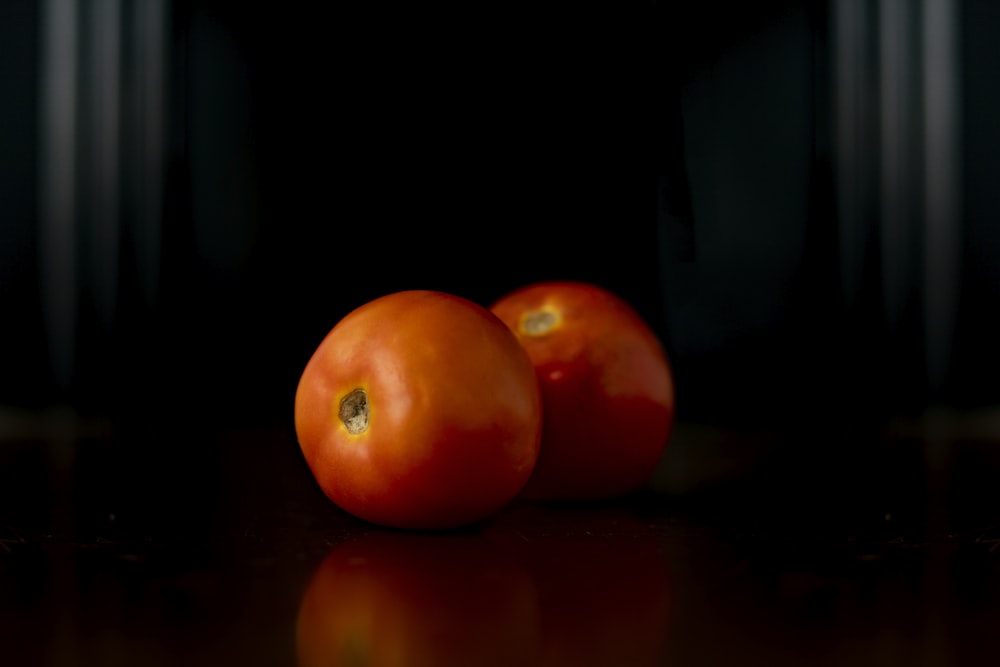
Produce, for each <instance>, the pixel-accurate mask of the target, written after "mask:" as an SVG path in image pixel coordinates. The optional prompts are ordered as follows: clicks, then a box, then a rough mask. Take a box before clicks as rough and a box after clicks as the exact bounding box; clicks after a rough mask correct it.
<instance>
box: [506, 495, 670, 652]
mask: <svg viewBox="0 0 1000 667" xmlns="http://www.w3.org/2000/svg"><path fill="white" fill-rule="evenodd" d="M486 534H487V536H488V537H490V538H491V539H493V540H494V541H496V542H497V543H498V544H502V545H504V547H505V548H507V549H510V550H511V552H512V553H514V554H517V555H518V557H519V558H520V559H522V561H521V562H523V563H524V565H525V568H526V569H527V570H528V572H529V573H530V574H531V575H532V578H533V579H534V581H535V587H536V590H537V594H538V604H539V613H540V617H541V618H540V620H541V627H540V634H541V637H540V646H539V652H538V655H537V656H536V659H535V660H534V661H533V662H532V663H530V664H531V665H532V666H533V667H590V666H593V667H604V666H606V665H627V666H628V667H654V666H655V665H662V664H665V662H666V658H667V648H668V637H669V634H668V629H669V628H668V626H669V622H670V611H671V607H670V605H671V599H670V570H669V564H668V561H667V557H666V555H665V554H664V553H663V549H662V547H663V545H662V542H661V540H660V539H659V538H658V537H657V536H656V535H655V533H653V532H651V530H650V529H649V528H648V526H647V525H646V524H645V523H644V522H642V521H641V520H639V519H638V518H637V517H636V516H635V515H633V514H630V513H628V512H627V511H625V510H622V509H619V508H613V507H606V508H598V509H583V510H577V509H575V508H573V507H569V506H564V507H548V506H544V505H538V506H534V505H530V504H519V505H515V506H513V507H512V508H511V509H510V510H508V511H506V512H504V513H503V514H502V515H500V518H499V520H497V521H493V522H490V524H489V526H488V527H487V531H486Z"/></svg>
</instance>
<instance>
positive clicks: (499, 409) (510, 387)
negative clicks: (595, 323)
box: [295, 290, 542, 529]
mask: <svg viewBox="0 0 1000 667" xmlns="http://www.w3.org/2000/svg"><path fill="white" fill-rule="evenodd" d="M541 409H542V406H541V396H540V392H539V387H538V383H537V380H536V377H535V373H534V370H533V367H532V364H531V361H530V360H529V359H528V357H527V355H526V354H525V352H524V349H523V348H522V347H521V346H520V344H519V343H518V341H517V339H516V338H515V337H514V336H513V335H512V334H511V332H510V330H509V329H508V328H507V327H506V326H505V325H504V323H503V322H501V321H500V320H499V319H498V318H497V317H496V316H495V315H493V314H492V313H491V312H490V311H489V310H488V309H486V308H484V307H483V306H480V305H478V304H476V303H473V302H471V301H468V300H466V299H463V298H461V297H458V296H454V295H451V294H446V293H442V292H435V291H426V290H412V291H403V292H396V293H393V294H388V295H386V296H383V297H380V298H377V299H375V300H373V301H370V302H368V303H367V304H365V305H362V306H360V307H359V308H357V309H355V310H354V311H352V312H351V313H349V314H348V315H346V316H345V317H344V318H343V319H342V320H341V321H340V322H338V323H337V324H336V325H335V326H334V327H333V329H332V330H331V331H330V332H329V333H328V334H327V336H326V337H325V338H324V339H323V341H322V342H321V343H320V345H319V347H318V348H317V349H316V351H315V352H314V354H313V356H312V357H311V358H310V360H309V362H308V363H307V364H306V367H305V370H304V371H303V373H302V376H301V378H300V380H299V385H298V388H297V390H296V395H295V429H296V434H297V436H298V440H299V445H300V446H301V448H302V453H303V455H304V456H305V460H306V462H307V463H308V464H309V467H310V469H311V470H312V473H313V475H314V476H315V478H316V481H317V482H318V483H319V485H320V487H321V488H322V489H323V491H324V493H325V494H326V495H327V497H329V498H330V500H332V501H333V502H334V503H335V504H337V505H338V506H340V507H341V508H342V509H344V510H346V511H347V512H349V513H351V514H353V515H355V516H357V517H359V518H361V519H364V520H366V521H370V522H372V523H377V524H382V525H385V526H390V527H397V528H411V529H439V528H452V527H457V526H460V525H463V524H468V523H472V522H476V521H479V520H481V519H483V518H485V517H487V516H489V515H490V514H492V513H494V512H496V511H497V510H499V509H500V508H501V507H502V506H504V505H505V504H506V503H508V502H509V501H510V500H512V499H513V498H514V497H515V496H517V494H518V493H519V492H520V490H521V488H522V487H523V486H524V484H525V482H526V481H527V479H528V477H529V476H530V474H531V471H532V469H533V467H534V465H535V462H536V460H537V457H538V448H539V436H540V431H541V420H542V415H541Z"/></svg>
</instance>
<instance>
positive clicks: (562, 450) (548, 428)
mask: <svg viewBox="0 0 1000 667" xmlns="http://www.w3.org/2000/svg"><path fill="white" fill-rule="evenodd" d="M491 310H492V311H493V312H494V313H496V314H497V315H498V316H499V317H500V319H502V320H503V321H504V322H505V323H506V324H507V325H508V326H509V327H510V329H511V330H512V331H513V332H514V333H515V334H516V335H517V337H518V339H519V340H520V341H521V344H522V345H523V346H524V349H525V350H526V351H527V353H528V356H529V357H530V358H531V360H532V363H533V365H534V367H535V371H536V374H537V376H538V380H539V384H540V386H541V390H542V406H543V411H544V417H543V425H542V443H541V452H540V454H539V457H538V462H537V464H536V465H535V469H534V471H533V474H532V476H531V479H529V480H528V483H527V484H526V486H525V488H524V490H523V491H522V496H523V497H525V498H532V499H541V500H587V499H590V500H593V499H600V498H609V497H612V496H621V495H625V494H628V493H631V492H635V491H638V490H639V489H641V488H642V487H643V486H644V485H645V484H646V483H647V482H648V480H649V479H650V478H651V477H652V475H653V473H654V471H655V469H656V467H657V465H658V464H659V461H660V460H661V458H662V456H663V453H664V451H665V450H666V447H667V444H668V441H669V438H670V434H671V431H672V429H673V422H674V413H675V411H674V381H673V375H672V371H671V367H670V363H669V360H668V358H667V355H666V353H665V351H664V349H663V346H662V345H661V342H660V340H659V338H658V337H657V335H656V334H655V332H654V331H653V330H652V328H651V327H650V326H649V324H648V323H647V322H646V321H645V320H644V319H643V318H642V317H641V316H640V315H639V314H638V312H637V311H636V310H635V309H634V308H633V307H632V306H631V305H630V304H629V303H627V302H626V301H625V300H624V299H622V298H621V297H619V296H617V295H615V294H613V293H611V292H610V291H608V290H606V289H604V288H602V287H599V286H597V285H592V284H588V283H583V282H575V281H551V282H541V283H534V284H531V285H526V286H523V287H521V288H519V289H516V290H514V291H512V292H510V293H508V294H506V295H504V296H502V297H501V298H500V299H499V300H497V301H496V302H495V303H494V304H493V305H492V306H491Z"/></svg>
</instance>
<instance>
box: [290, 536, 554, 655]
mask: <svg viewBox="0 0 1000 667" xmlns="http://www.w3.org/2000/svg"><path fill="white" fill-rule="evenodd" d="M538 632H539V621H538V605H537V599H536V595H535V588H534V584H533V582H532V580H531V577H530V576H529V575H528V574H527V572H525V571H524V569H523V567H522V566H521V565H520V563H519V562H518V561H517V559H515V558H514V557H512V556H511V555H510V554H508V553H505V552H504V551H503V550H502V549H500V548H498V547H497V546H496V545H495V544H492V543H491V542H490V541H489V540H486V539H485V538H483V537H482V536H480V535H476V534H472V533H466V534H455V533H444V534H427V533H413V532H378V533H369V534H366V535H363V536H361V537H359V538H357V539H355V540H353V541H350V542H346V543H344V544H341V545H338V546H336V547H334V548H333V549H332V550H331V551H330V552H329V554H328V555H327V556H326V558H325V559H324V560H323V561H322V563H321V564H320V566H319V568H318V569H317V570H316V572H315V573H314V574H313V576H312V579H311V580H310V583H309V584H308V586H307V589H306V592H305V594H304V595H303V597H302V600H301V602H300V606H299V612H298V620H297V624H296V645H297V652H298V659H299V666H300V667H319V666H320V665H322V666H323V667H338V666H344V667H353V666H355V665H366V666H369V667H380V666H385V667H390V666H391V667H395V666H397V665H407V666H409V667H472V666H475V667H512V666H515V665H525V666H528V665H533V664H535V656H536V655H537V653H538Z"/></svg>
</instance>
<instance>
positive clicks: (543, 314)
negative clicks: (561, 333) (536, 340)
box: [521, 308, 562, 336]
mask: <svg viewBox="0 0 1000 667" xmlns="http://www.w3.org/2000/svg"><path fill="white" fill-rule="evenodd" d="M561 320H562V317H560V316H559V313H558V312H557V311H555V310H549V309H546V308H541V309H538V310H529V311H527V312H525V313H524V314H523V315H521V332H522V333H524V334H525V335H526V336H544V335H545V334H547V333H548V332H550V331H552V329H554V328H555V327H556V326H557V325H558V324H559V322H560V321H561Z"/></svg>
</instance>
